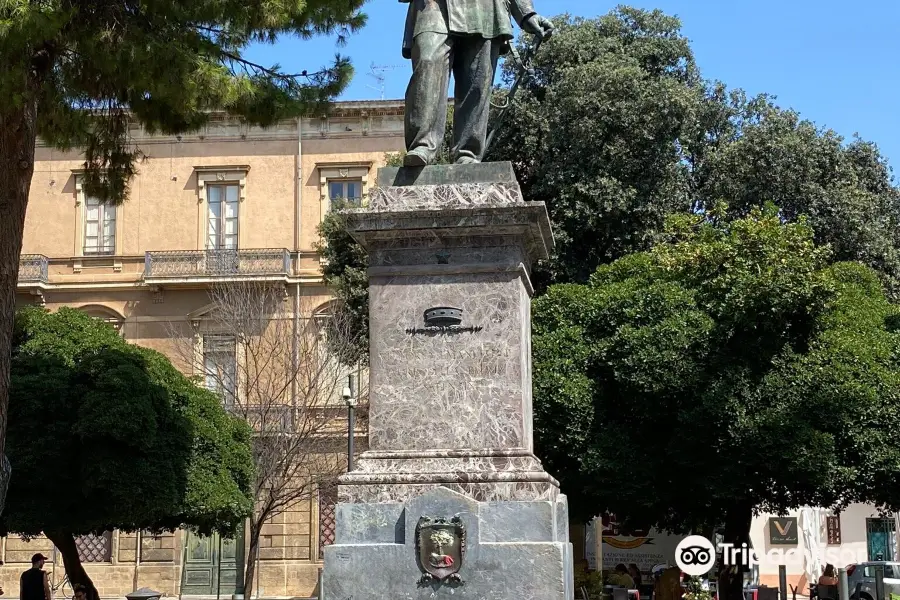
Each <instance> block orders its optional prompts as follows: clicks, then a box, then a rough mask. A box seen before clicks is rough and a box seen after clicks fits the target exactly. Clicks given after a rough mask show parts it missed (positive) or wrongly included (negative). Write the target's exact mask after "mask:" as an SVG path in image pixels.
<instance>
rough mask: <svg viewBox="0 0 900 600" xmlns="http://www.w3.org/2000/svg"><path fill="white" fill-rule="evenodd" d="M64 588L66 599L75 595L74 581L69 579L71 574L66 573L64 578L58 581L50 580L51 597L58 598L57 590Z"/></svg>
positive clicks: (63, 595)
mask: <svg viewBox="0 0 900 600" xmlns="http://www.w3.org/2000/svg"><path fill="white" fill-rule="evenodd" d="M60 589H61V590H62V597H63V598H65V599H66V600H71V598H72V596H74V595H75V589H74V588H73V587H72V582H71V581H69V576H68V575H64V576H63V578H62V580H61V581H59V582H58V583H55V584H54V583H53V582H52V581H51V582H50V599H51V600H53V598H56V597H57V596H56V592H57V591H59V590H60Z"/></svg>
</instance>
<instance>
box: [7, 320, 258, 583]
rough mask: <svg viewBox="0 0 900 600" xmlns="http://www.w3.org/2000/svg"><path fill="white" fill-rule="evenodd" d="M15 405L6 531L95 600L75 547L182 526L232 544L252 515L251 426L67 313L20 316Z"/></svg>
mask: <svg viewBox="0 0 900 600" xmlns="http://www.w3.org/2000/svg"><path fill="white" fill-rule="evenodd" d="M11 399H12V401H11V403H10V415H9V423H10V428H9V440H8V444H7V448H8V451H9V456H10V459H11V460H12V461H14V463H15V465H16V477H15V478H14V479H13V480H12V482H11V485H10V488H9V496H8V500H7V507H6V510H5V511H4V513H3V517H2V521H3V522H2V525H3V530H4V531H8V532H13V533H16V534H20V535H24V536H37V535H40V534H42V533H43V534H44V535H46V536H47V537H48V538H49V539H50V540H51V541H52V542H53V543H54V544H55V545H56V547H57V548H58V549H59V551H60V553H61V555H62V557H63V561H64V564H65V568H66V573H67V575H68V576H69V580H70V581H71V582H72V583H73V584H82V585H85V586H86V587H87V588H88V590H89V591H90V597H91V598H97V592H96V589H95V588H94V585H93V583H92V582H91V579H90V577H89V576H88V575H87V573H86V572H85V570H84V568H83V567H82V565H81V562H80V560H79V555H78V549H77V548H76V545H75V536H77V535H85V534H90V533H94V534H101V533H103V532H104V531H110V530H112V529H121V530H125V531H138V530H150V531H164V530H169V531H171V530H174V529H176V528H179V527H182V526H187V527H192V528H194V529H196V530H198V531H199V532H201V533H210V532H212V531H219V532H221V533H222V534H224V535H233V534H234V533H235V532H236V531H237V530H238V528H239V527H241V525H242V524H243V522H244V519H245V518H246V517H248V516H249V515H250V513H251V508H252V500H251V497H252V496H251V488H252V484H253V481H254V471H253V456H252V451H251V445H250V434H251V432H250V428H249V427H248V426H247V424H246V423H245V422H244V421H242V420H240V419H237V418H235V417H233V416H231V415H229V414H228V413H227V412H226V411H225V409H224V408H223V407H222V406H221V403H220V401H219V398H218V397H217V396H216V395H215V394H213V393H212V392H209V391H207V390H204V389H201V388H200V387H198V386H197V385H195V383H194V382H192V381H191V380H190V379H188V378H187V377H185V376H184V375H182V374H181V373H180V372H179V371H178V370H176V369H175V367H173V366H172V364H171V363H170V362H169V360H168V359H166V358H165V357H164V356H163V355H162V354H160V353H158V352H155V351H153V350H149V349H146V348H141V347H139V346H134V345H131V344H128V343H126V342H125V341H124V340H123V339H122V338H121V337H120V336H119V335H118V334H117V332H116V331H115V330H114V329H113V328H112V327H111V326H109V325H108V324H106V323H103V322H101V321H98V320H96V319H93V318H91V317H89V316H88V315H86V314H84V313H82V312H80V311H77V310H74V309H67V308H63V309H60V311H59V312H57V313H53V314H50V313H47V312H45V311H43V310H41V309H36V308H29V309H24V310H22V311H20V313H19V314H18V318H17V322H16V329H15V351H14V358H13V378H12V386H11ZM48 469H50V470H49V471H48Z"/></svg>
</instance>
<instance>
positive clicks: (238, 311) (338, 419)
mask: <svg viewBox="0 0 900 600" xmlns="http://www.w3.org/2000/svg"><path fill="white" fill-rule="evenodd" d="M209 296H210V300H211V305H210V307H209V311H208V312H207V314H206V317H205V318H204V319H203V320H202V321H200V322H199V325H198V326H197V327H196V329H195V330H192V331H190V332H187V333H189V334H190V335H185V333H186V330H185V329H184V328H183V327H182V328H181V331H180V333H179V332H177V331H175V329H177V327H173V333H172V335H171V337H172V338H173V339H175V340H177V342H176V343H177V345H178V348H179V350H178V352H179V354H181V355H182V356H183V358H184V360H185V361H186V362H188V361H189V362H188V364H194V365H195V368H194V370H195V372H196V373H201V374H202V376H203V378H204V382H203V383H204V384H205V385H206V386H207V387H209V388H212V389H214V390H217V391H218V392H219V393H220V394H221V396H222V401H223V402H224V403H225V405H226V406H227V407H228V408H229V410H231V411H232V412H233V413H234V414H237V415H239V416H241V417H242V418H244V419H245V420H246V421H247V422H248V423H250V425H251V426H252V427H253V429H254V431H255V443H254V459H255V463H256V485H255V488H254V494H255V501H256V507H255V509H254V513H253V516H252V518H251V519H250V523H249V531H248V534H249V535H248V546H247V549H246V550H247V553H246V556H247V557H248V559H247V560H246V561H245V565H246V567H245V575H244V585H245V589H252V585H253V581H254V578H255V577H256V576H257V574H256V572H255V567H256V563H255V561H254V560H253V557H255V556H256V553H257V550H258V548H259V540H260V534H261V532H262V527H263V525H264V524H265V523H266V522H268V521H271V520H272V519H273V518H274V517H276V516H278V515H280V514H282V513H283V512H285V511H286V510H289V509H290V508H291V507H293V506H295V505H297V504H298V503H300V502H307V501H309V500H311V499H312V498H313V497H314V496H315V494H316V493H317V490H318V489H319V488H320V487H324V486H327V485H329V484H331V483H332V482H333V481H334V480H335V479H336V478H337V476H338V475H339V474H340V473H342V472H344V471H345V470H346V464H347V462H346V459H347V457H346V451H345V449H344V448H345V446H344V444H345V443H346V439H347V422H346V420H342V419H343V417H344V415H345V414H346V404H345V402H344V400H343V398H342V392H343V390H344V388H345V387H346V386H347V385H348V376H350V375H355V377H354V380H355V382H362V381H364V380H365V379H366V378H365V377H360V376H359V375H360V373H359V372H358V371H357V370H354V369H350V368H348V367H346V366H345V365H342V364H341V362H340V361H339V360H338V358H337V357H338V356H339V353H340V348H341V347H342V346H343V345H347V346H348V347H349V346H352V345H353V344H356V343H358V340H355V339H354V338H353V335H355V334H354V333H353V332H352V328H351V327H350V324H349V323H346V324H342V323H341V322H340V321H341V317H340V316H339V314H340V311H335V313H336V314H333V313H331V312H328V313H325V314H315V313H314V312H313V311H314V307H313V306H312V305H311V303H310V302H309V301H308V300H302V301H301V302H299V306H298V305H297V304H298V303H296V302H295V299H294V298H292V297H290V296H288V295H287V294H286V293H285V288H284V287H283V286H280V285H274V284H270V283H263V282H229V283H223V284H219V285H216V286H214V287H213V289H212V290H211V291H210V294H209ZM326 336H327V337H326ZM355 387H356V388H357V389H356V390H355V392H356V393H355V396H356V398H357V399H361V398H365V397H366V390H364V389H360V388H361V386H360V384H359V383H357V384H356V385H355ZM361 412H362V415H361V416H362V417H363V418H365V411H364V410H363V411H361Z"/></svg>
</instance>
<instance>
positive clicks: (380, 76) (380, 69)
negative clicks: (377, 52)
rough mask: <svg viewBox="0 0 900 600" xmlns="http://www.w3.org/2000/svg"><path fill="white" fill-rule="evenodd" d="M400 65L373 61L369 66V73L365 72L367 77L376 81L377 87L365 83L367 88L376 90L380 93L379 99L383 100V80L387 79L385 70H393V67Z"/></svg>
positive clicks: (396, 67)
mask: <svg viewBox="0 0 900 600" xmlns="http://www.w3.org/2000/svg"><path fill="white" fill-rule="evenodd" d="M399 68H400V65H376V64H375V63H374V62H373V63H372V65H371V66H370V67H369V71H370V73H366V74H367V75H368V76H369V77H371V78H372V79H374V80H375V81H377V82H378V87H375V86H373V85H367V86H366V87H367V88H370V89H373V90H375V91H376V92H379V93H380V94H381V99H382V100H384V89H385V84H384V82H385V80H386V79H387V75H385V73H386V72H387V71H393V70H394V69H399Z"/></svg>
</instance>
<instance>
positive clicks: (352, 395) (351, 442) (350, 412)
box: [343, 375, 356, 473]
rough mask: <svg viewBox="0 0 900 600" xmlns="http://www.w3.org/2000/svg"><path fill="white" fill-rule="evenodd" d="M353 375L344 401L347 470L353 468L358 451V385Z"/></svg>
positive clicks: (348, 379) (345, 389) (344, 394)
mask: <svg viewBox="0 0 900 600" xmlns="http://www.w3.org/2000/svg"><path fill="white" fill-rule="evenodd" d="M354 383H355V382H354V381H353V375H349V376H348V377H347V384H348V385H347V387H345V388H344V393H343V396H344V402H345V403H346V404H347V472H348V473H349V472H350V471H352V470H353V456H354V454H355V453H356V448H355V446H356V444H355V441H356V440H355V436H354V433H355V432H356V386H355V385H354Z"/></svg>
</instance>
